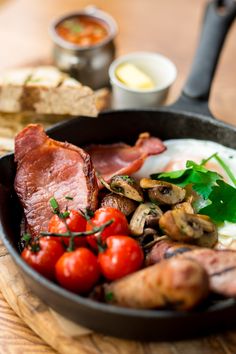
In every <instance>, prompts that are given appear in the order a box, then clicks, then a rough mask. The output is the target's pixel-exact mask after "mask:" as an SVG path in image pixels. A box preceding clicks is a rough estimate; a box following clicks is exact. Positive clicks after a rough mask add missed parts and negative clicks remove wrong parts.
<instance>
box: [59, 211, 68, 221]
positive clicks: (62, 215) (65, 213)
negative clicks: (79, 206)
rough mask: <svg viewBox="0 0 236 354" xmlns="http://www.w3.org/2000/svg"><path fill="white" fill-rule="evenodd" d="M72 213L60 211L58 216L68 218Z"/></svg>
mask: <svg viewBox="0 0 236 354" xmlns="http://www.w3.org/2000/svg"><path fill="white" fill-rule="evenodd" d="M69 215H70V212H69V211H64V212H63V213H59V214H58V216H59V217H60V218H61V219H66V218H68V216H69Z"/></svg>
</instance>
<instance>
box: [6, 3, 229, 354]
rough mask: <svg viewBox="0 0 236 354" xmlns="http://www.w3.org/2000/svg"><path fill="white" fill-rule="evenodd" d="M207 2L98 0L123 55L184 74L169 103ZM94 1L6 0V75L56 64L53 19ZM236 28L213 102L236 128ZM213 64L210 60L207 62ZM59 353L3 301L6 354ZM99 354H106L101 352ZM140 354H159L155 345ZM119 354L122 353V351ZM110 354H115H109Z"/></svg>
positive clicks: (210, 341) (193, 348)
mask: <svg viewBox="0 0 236 354" xmlns="http://www.w3.org/2000/svg"><path fill="white" fill-rule="evenodd" d="M205 2H206V1H204V0H191V1H189V0H165V1H161V0H110V1H105V0H93V4H94V5H97V6H98V7H100V8H101V9H103V10H105V11H107V12H109V13H110V14H111V15H112V16H113V17H114V18H115V19H116V20H117V22H118V26H119V35H118V36H117V41H116V43H117V51H118V55H120V54H125V53H128V52H132V51H138V50H147V51H156V52H159V53H163V54H164V55H167V56H168V57H170V58H171V59H172V60H173V61H174V62H175V64H176V66H177V68H178V77H177V80H176V83H175V84H174V86H173V89H172V91H171V93H170V96H169V98H168V102H173V101H174V100H175V99H176V98H177V97H178V95H179V93H180V90H181V87H182V86H183V84H184V81H185V79H186V76H187V73H188V71H189V69H190V65H191V61H192V58H193V54H194V50H195V47H196V42H197V39H198V34H199V27H200V22H201V14H202V11H203V7H204V4H205ZM90 4H91V1H88V0H80V1H78V0H67V1H65V0H47V1H43V0H0V46H1V53H0V71H3V70H5V69H6V68H11V67H16V66H22V65H26V64H31V63H33V64H35V63H37V62H38V63H44V62H50V54H51V41H50V38H49V35H48V30H47V29H48V26H49V23H50V21H51V19H52V18H53V17H55V16H58V15H60V14H63V13H64V12H68V11H71V10H76V9H79V8H83V7H84V6H86V5H90ZM235 38H236V24H234V25H233V28H232V30H231V32H230V35H229V36H228V39H227V42H226V44H225V48H224V52H223V54H222V56H221V60H220V64H219V67H218V70H217V73H216V77H215V81H214V84H213V88H212V95H211V98H210V107H211V109H212V111H213V113H214V114H215V115H216V116H217V117H220V118H221V119H222V120H224V121H226V122H229V123H232V124H236V113H235V102H236V88H235V86H236V74H235V73H236V60H235V56H236V41H235ZM206 60H207V58H206ZM158 348H159V349H158V350H157V349H155V353H160V354H164V353H166V354H167V353H168V354H170V353H183V354H193V353H194V354H196V353H206V354H208V353H209V354H210V353H220V354H221V353H235V352H236V333H235V334H234V333H233V332H228V333H226V334H224V335H221V336H214V337H210V338H204V339H201V340H195V341H192V342H180V343H173V344H167V343H161V344H160V345H159V346H158ZM26 352H27V353H54V351H53V350H51V349H50V348H49V347H48V346H47V345H46V344H45V343H43V342H42V340H41V339H40V338H39V337H38V336H37V335H35V334H34V333H33V332H32V331H31V330H30V329H29V328H28V327H27V326H26V325H25V324H24V323H23V322H22V321H21V320H20V319H19V318H18V317H17V316H16V315H15V314H14V313H13V311H12V310H11V309H10V308H9V306H8V305H7V304H6V302H5V301H4V299H3V297H2V296H1V295H0V353H4V354H5V353H14V354H15V353H26ZM97 352H98V353H99V352H100V353H105V351H104V350H103V349H101V348H99V347H98V348H97ZM139 352H140V353H144V352H145V353H149V352H150V353H154V351H153V348H152V345H150V346H149V347H148V346H145V349H142V348H141V347H140V351H139ZM114 353H119V348H117V349H116V350H115V351H114ZM106 354H110V353H108V352H106Z"/></svg>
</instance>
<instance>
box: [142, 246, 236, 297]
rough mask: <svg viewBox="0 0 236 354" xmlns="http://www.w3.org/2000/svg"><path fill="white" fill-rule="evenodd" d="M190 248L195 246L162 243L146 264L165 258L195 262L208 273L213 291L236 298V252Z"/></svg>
mask: <svg viewBox="0 0 236 354" xmlns="http://www.w3.org/2000/svg"><path fill="white" fill-rule="evenodd" d="M185 246H186V247H185ZM189 247H193V246H189V245H184V244H178V243H177V242H171V241H164V240H163V241H160V242H158V243H156V244H155V245H154V246H153V248H152V249H151V251H150V253H149V254H148V256H147V260H146V263H147V264H155V263H157V262H160V261H161V260H163V259H165V258H170V257H173V258H171V259H175V257H176V256H177V258H178V259H191V260H194V261H196V262H198V263H199V264H200V265H201V266H202V267H203V268H204V269H205V271H206V272H207V274H208V276H209V281H210V290H211V291H213V292H215V293H218V294H220V295H224V296H227V297H235V298H236V252H235V251H231V250H223V251H219V250H212V249H209V248H199V247H195V249H189ZM180 253H182V254H180Z"/></svg>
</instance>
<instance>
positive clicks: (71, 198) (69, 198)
mask: <svg viewBox="0 0 236 354" xmlns="http://www.w3.org/2000/svg"><path fill="white" fill-rule="evenodd" d="M65 199H67V200H73V199H74V198H73V197H70V196H69V195H66V196H65Z"/></svg>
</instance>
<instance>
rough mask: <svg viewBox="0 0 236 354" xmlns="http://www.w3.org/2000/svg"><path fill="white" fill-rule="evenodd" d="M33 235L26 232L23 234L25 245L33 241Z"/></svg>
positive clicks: (22, 238) (22, 239)
mask: <svg viewBox="0 0 236 354" xmlns="http://www.w3.org/2000/svg"><path fill="white" fill-rule="evenodd" d="M31 238H32V237H31V235H30V234H28V233H25V234H23V235H22V237H21V241H24V243H25V246H28V244H29V243H30V241H31Z"/></svg>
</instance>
